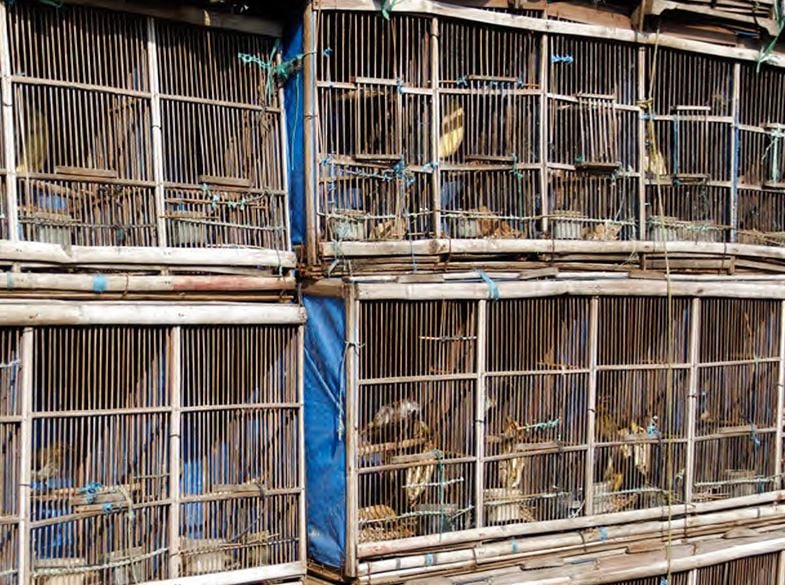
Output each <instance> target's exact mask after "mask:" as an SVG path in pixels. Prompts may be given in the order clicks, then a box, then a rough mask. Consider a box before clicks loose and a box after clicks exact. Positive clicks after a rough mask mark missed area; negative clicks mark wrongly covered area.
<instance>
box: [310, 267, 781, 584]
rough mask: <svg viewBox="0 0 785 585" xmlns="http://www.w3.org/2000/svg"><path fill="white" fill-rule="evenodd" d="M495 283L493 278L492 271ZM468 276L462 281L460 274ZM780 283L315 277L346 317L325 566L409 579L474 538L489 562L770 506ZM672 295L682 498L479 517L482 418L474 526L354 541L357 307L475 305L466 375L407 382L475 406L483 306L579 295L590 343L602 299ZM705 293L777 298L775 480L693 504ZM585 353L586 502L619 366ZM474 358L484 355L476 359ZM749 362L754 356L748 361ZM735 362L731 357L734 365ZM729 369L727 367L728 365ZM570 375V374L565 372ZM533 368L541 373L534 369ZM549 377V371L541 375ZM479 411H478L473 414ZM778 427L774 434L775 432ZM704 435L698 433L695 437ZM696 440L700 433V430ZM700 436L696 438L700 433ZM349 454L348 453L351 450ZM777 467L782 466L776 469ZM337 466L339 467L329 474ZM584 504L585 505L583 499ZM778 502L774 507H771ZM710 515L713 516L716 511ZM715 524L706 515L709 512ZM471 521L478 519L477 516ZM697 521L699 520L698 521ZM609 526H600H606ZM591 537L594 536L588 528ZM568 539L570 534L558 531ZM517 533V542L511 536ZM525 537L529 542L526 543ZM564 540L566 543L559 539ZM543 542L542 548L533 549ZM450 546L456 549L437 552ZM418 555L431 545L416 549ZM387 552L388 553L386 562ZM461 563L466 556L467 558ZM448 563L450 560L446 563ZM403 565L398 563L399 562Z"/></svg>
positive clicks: (777, 488)
mask: <svg viewBox="0 0 785 585" xmlns="http://www.w3.org/2000/svg"><path fill="white" fill-rule="evenodd" d="M490 278H491V279H493V278H494V276H493V275H490ZM467 279H468V280H467ZM781 281H782V279H781V278H779V277H774V279H773V280H769V279H763V280H760V281H756V280H755V278H754V277H739V278H736V279H733V278H727V277H726V278H723V277H711V276H706V277H704V278H698V279H695V278H694V277H690V276H686V275H684V276H683V277H678V276H674V278H673V279H672V280H670V281H666V280H664V279H650V278H646V277H636V278H626V277H624V276H621V277H619V276H611V275H610V274H607V273H606V274H604V275H595V277H594V278H592V279H581V278H579V277H577V275H573V276H570V275H564V276H561V277H558V278H555V279H550V280H529V281H526V280H518V279H516V277H515V275H514V274H513V273H506V274H501V275H500V276H499V279H498V280H494V281H493V283H492V284H487V283H486V282H483V279H482V278H480V277H479V276H478V275H477V274H476V273H462V274H461V273H457V274H454V275H447V276H436V277H427V276H422V277H417V276H410V277H406V276H401V277H395V276H378V277H373V276H368V277H361V276H358V277H346V278H344V279H342V280H341V279H324V280H321V281H318V282H313V283H310V284H309V285H307V286H306V287H305V288H304V294H305V295H306V297H307V296H309V295H311V296H314V297H328V298H331V299H337V300H339V301H341V300H342V302H343V306H344V310H345V317H346V335H347V339H346V344H347V348H349V349H348V350H347V354H346V369H345V374H344V378H343V383H344V384H345V388H346V407H345V416H346V425H345V427H346V429H347V434H346V453H347V456H346V468H345V470H343V472H344V473H345V475H346V486H347V488H346V489H347V492H346V502H345V505H346V527H345V529H346V535H347V536H346V541H345V551H344V554H345V561H344V564H343V566H341V567H336V568H333V569H332V570H337V571H338V572H339V573H340V574H342V575H344V576H346V577H352V578H357V579H360V581H362V582H365V581H369V582H376V580H377V579H380V580H382V582H384V581H385V580H386V579H394V578H401V577H402V576H403V575H406V576H416V575H419V574H421V573H422V574H426V573H429V572H431V571H434V572H438V570H439V568H440V567H443V568H444V569H445V570H446V569H448V568H455V567H457V566H459V565H460V563H465V564H464V565H460V566H465V567H468V566H469V565H470V564H472V563H474V562H476V560H477V557H476V555H477V554H480V553H478V552H477V550H476V548H475V547H476V546H477V543H478V542H480V541H495V542H494V544H486V545H485V546H484V548H483V551H482V558H483V559H485V558H487V559H493V560H494V561H496V560H500V559H504V558H508V557H509V556H510V555H513V556H514V555H515V554H522V553H523V552H524V551H528V550H531V551H535V550H543V549H547V548H548V546H558V545H557V544H556V543H557V542H562V541H560V540H558V538H559V537H558V535H556V536H553V537H549V536H548V534H550V533H556V532H559V533H570V534H572V535H576V534H577V533H578V532H582V533H583V535H582V536H580V537H578V536H575V537H576V538H581V539H585V538H589V539H592V538H594V537H593V536H591V537H590V536H587V534H588V533H587V532H586V531H592V530H594V531H596V530H597V529H598V527H602V526H604V527H615V526H616V525H617V524H622V523H623V524H626V525H628V527H629V529H630V530H635V526H642V525H649V524H650V523H652V524H651V525H657V526H665V525H666V524H667V522H668V520H667V518H668V517H669V514H671V515H672V516H671V517H672V518H678V520H676V521H677V522H682V521H683V522H689V521H691V520H690V519H691V518H692V519H695V521H699V520H697V518H700V517H702V518H704V520H703V521H705V522H706V525H711V524H712V523H714V522H717V521H719V518H721V517H725V516H724V515H725V514H728V516H727V517H735V515H736V514H739V515H740V516H739V517H742V516H744V515H745V514H757V513H758V512H757V511H755V510H758V509H759V506H761V505H762V506H768V505H769V503H772V504H773V503H774V502H776V501H779V499H780V498H781V497H783V496H785V489H783V484H782V481H781V473H782V472H781V470H782V469H783V455H782V452H781V451H782V447H783V436H785V429H784V428H783V424H785V419H783V406H785V390H784V389H783V383H785V292H783V289H782V288H781V287H780V285H779V284H774V282H777V283H779V282H781ZM668 296H671V297H672V298H674V299H684V302H685V303H688V306H689V310H690V311H693V312H695V313H691V314H693V315H697V317H696V318H691V319H690V326H689V330H688V334H689V340H688V348H689V355H688V358H687V361H686V362H685V363H682V364H672V366H671V368H672V370H673V371H677V370H678V369H682V370H683V371H684V372H685V374H686V376H687V377H688V387H687V388H686V390H687V393H686V400H687V404H686V405H685V406H686V408H687V417H688V421H689V422H687V423H686V425H687V428H686V435H685V438H684V441H685V444H686V445H688V448H687V455H686V456H687V463H686V466H687V470H686V480H685V485H686V486H688V487H687V488H686V489H687V494H686V498H685V503H683V504H673V505H672V506H666V505H663V506H661V507H657V506H655V507H648V508H647V507H644V508H642V509H635V510H624V511H618V512H610V513H598V514H589V515H579V516H578V517H575V518H569V519H567V518H564V519H555V520H540V521H535V522H518V523H514V522H513V523H510V524H505V525H489V524H488V523H486V522H483V521H482V519H481V516H482V512H481V511H482V510H484V506H483V491H484V488H486V487H487V486H485V485H484V484H483V483H482V482H483V475H482V473H483V472H482V468H483V465H484V464H485V463H486V462H487V459H486V457H485V455H484V452H483V449H484V446H485V444H486V443H485V431H484V421H483V420H481V419H482V417H477V419H478V420H476V421H475V423H474V433H475V451H474V453H475V454H474V455H473V456H472V459H473V460H474V462H473V463H472V465H474V466H476V467H475V474H474V477H475V479H474V481H475V489H474V494H473V495H472V496H471V497H472V498H473V500H472V502H473V505H474V506H475V523H474V525H473V527H469V528H465V529H456V530H455V531H448V532H443V533H440V534H432V535H426V536H412V537H408V538H407V537H402V538H397V539H396V538H393V539H390V540H379V541H372V542H365V543H363V542H361V541H360V537H359V534H360V533H359V528H358V525H359V524H358V522H359V516H358V510H359V503H358V502H359V499H360V496H359V491H358V490H359V483H358V478H359V477H360V474H361V471H362V470H361V469H360V468H359V467H358V461H359V453H360V451H359V446H360V435H359V432H360V422H359V412H358V408H359V406H358V405H359V404H360V400H361V398H360V391H361V384H364V383H365V384H367V382H361V380H360V378H359V365H358V355H359V354H358V350H357V348H358V347H360V346H361V344H362V343H363V341H364V340H363V339H361V337H360V329H359V315H360V309H361V305H362V303H364V302H369V301H379V302H384V301H390V302H395V301H399V302H404V301H411V302H415V303H416V302H418V301H466V302H472V303H476V307H477V310H476V311H475V313H476V318H477V320H478V321H477V327H478V329H477V343H478V346H477V347H478V349H477V359H478V363H477V365H476V370H473V371H470V372H469V373H467V374H461V375H457V374H452V375H444V376H440V375H429V376H421V377H418V376H414V377H412V378H411V379H412V380H414V379H417V380H419V379H423V380H429V381H434V380H437V379H444V380H450V379H458V378H462V379H467V380H470V381H471V383H472V384H473V385H475V389H476V408H478V409H482V408H483V406H484V404H483V401H484V400H485V397H486V396H487V391H486V381H487V380H489V379H491V378H489V377H488V376H487V373H486V370H485V366H484V363H485V362H484V357H483V350H482V349H481V348H482V347H483V345H482V341H483V340H484V339H485V336H486V332H485V326H484V325H481V323H484V322H485V321H484V318H485V315H486V314H487V307H488V306H489V305H490V304H492V303H494V302H496V300H497V299H500V300H502V301H504V300H511V299H555V298H581V299H587V302H588V303H589V306H590V315H591V316H590V325H589V335H590V336H591V337H590V339H595V340H596V338H597V335H598V329H597V319H598V306H599V301H600V299H618V298H646V297H648V298H659V299H664V298H667V297H668ZM708 299H720V300H722V299H749V300H754V299H759V300H763V299H766V300H770V301H771V302H772V303H776V305H777V311H776V318H777V319H778V320H779V322H780V326H779V331H778V332H777V337H776V340H775V342H776V343H777V344H778V347H779V349H778V355H777V357H776V359H775V360H772V364H776V370H777V373H776V375H777V382H776V383H777V391H776V400H777V405H776V406H775V405H770V406H771V407H772V409H774V408H777V409H778V410H777V413H778V414H777V420H776V423H775V425H774V426H772V428H771V429H768V431H771V432H772V436H773V438H774V439H775V443H776V444H775V446H774V450H775V461H774V467H773V469H774V470H775V471H774V474H775V475H777V476H778V477H780V480H779V481H775V483H774V484H773V486H772V488H771V491H767V492H764V493H758V494H755V495H748V496H742V497H730V498H727V499H722V500H716V501H697V500H695V499H693V490H694V483H695V481H694V480H695V475H694V474H695V445H696V437H697V436H698V432H697V431H696V417H697V416H698V414H699V413H698V412H697V406H696V393H697V388H698V381H699V375H700V371H701V370H702V369H705V368H711V367H714V366H719V367H723V362H717V363H713V362H711V363H709V362H704V361H703V360H702V359H701V358H699V356H698V343H699V340H700V331H701V330H700V310H701V304H702V303H705V302H707V300H708ZM590 347H594V348H595V349H593V350H592V354H593V356H594V357H593V358H592V360H591V362H590V364H589V365H588V368H587V370H588V372H589V385H588V393H589V394H588V395H589V403H588V406H587V408H588V409H589V410H588V415H587V420H588V423H587V424H588V435H587V436H588V442H587V443H586V445H585V448H586V452H587V457H586V462H585V463H584V464H583V465H585V476H584V483H583V489H584V493H585V494H586V496H585V497H586V500H587V501H591V494H592V490H591V486H592V485H593V484H594V483H595V481H596V480H595V479H594V477H593V475H592V474H593V464H594V460H593V457H594V456H593V453H594V449H595V444H596V443H595V441H594V439H593V437H594V428H595V417H596V415H595V414H594V408H593V405H594V404H595V403H596V402H595V401H596V396H597V395H596V391H597V376H598V374H599V373H601V372H603V371H618V370H619V368H620V367H622V366H612V365H602V364H598V362H597V359H596V341H595V342H593V343H590ZM480 360H482V361H480ZM753 361H754V360H753ZM734 363H735V362H734ZM727 365H730V363H728V364H727ZM624 367H627V366H624ZM636 367H637V368H640V369H646V367H649V368H651V367H652V366H651V365H650V366H632V368H633V369H635V368H636ZM568 371H570V372H572V370H568ZM532 373H541V372H539V371H538V372H532ZM545 373H546V374H547V373H548V372H547V371H546V372H545ZM408 379H409V378H407V377H402V378H395V377H392V378H387V381H388V382H390V381H392V382H394V383H402V382H404V381H406V380H408ZM478 412H482V410H478ZM778 429H779V430H778ZM703 434H705V432H704V433H703ZM701 436H702V435H701ZM698 439H699V440H701V439H700V437H698ZM352 454H354V455H352ZM777 470H780V471H777ZM336 472H338V470H336ZM588 505H591V504H588ZM775 507H777V508H778V506H776V505H775ZM772 514H774V515H775V516H777V517H779V515H780V514H782V511H772ZM715 515H716V516H715ZM715 517H716V518H717V519H718V520H716V521H715V520H713V519H712V518H715ZM478 519H479V523H478V522H477V520H478ZM703 521H701V522H703ZM606 529H608V528H606ZM592 534H595V533H592ZM565 538H569V537H565ZM516 539H520V540H516ZM527 542H531V544H524V543H527ZM565 542H566V541H565ZM538 546H539V547H541V548H538ZM447 550H454V551H455V552H445V551H447ZM422 551H431V552H430V553H424V552H422ZM390 557H392V558H390ZM469 559H472V560H471V561H470V560H469ZM451 563H456V564H455V565H452V564H451ZM402 567H405V569H404V568H402Z"/></svg>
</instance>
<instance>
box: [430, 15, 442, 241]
mask: <svg viewBox="0 0 785 585" xmlns="http://www.w3.org/2000/svg"><path fill="white" fill-rule="evenodd" d="M439 82H440V79H439V19H438V18H433V19H431V91H432V93H433V97H432V103H431V159H432V160H431V162H436V163H437V164H434V165H431V189H432V190H433V237H434V238H440V237H442V214H441V208H442V186H441V170H439V165H438V162H439V158H440V157H439V136H440V133H441V113H440V106H439V100H440V99H441V98H440V97H439Z"/></svg>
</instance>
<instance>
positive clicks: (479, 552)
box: [359, 505, 785, 578]
mask: <svg viewBox="0 0 785 585" xmlns="http://www.w3.org/2000/svg"><path fill="white" fill-rule="evenodd" d="M783 512H785V507H783V506H780V505H777V506H773V507H770V506H766V507H764V508H746V509H737V510H733V511H729V512H719V513H716V514H708V515H705V516H694V517H690V518H682V519H677V520H673V521H672V522H671V524H670V530H672V531H673V533H674V534H678V535H681V533H683V532H685V531H689V530H691V529H697V528H700V527H715V526H720V525H723V524H724V523H734V522H743V521H744V520H745V519H747V520H752V519H759V518H770V519H772V521H774V520H777V521H781V520H782V518H783ZM759 514H760V516H759ZM668 529H669V524H668V521H667V520H664V521H659V522H641V523H636V524H628V525H624V526H607V527H605V528H604V529H603V530H602V531H599V530H597V531H592V532H590V533H579V532H576V531H573V532H568V533H562V534H557V535H553V536H532V537H529V538H524V539H513V540H508V541H505V542H498V543H491V544H481V545H477V546H474V547H471V548H467V549H463V550H451V551H450V550H447V551H439V552H433V553H428V554H418V555H411V556H406V557H398V558H393V559H386V560H371V561H367V562H366V563H361V564H360V572H359V575H360V576H365V575H382V574H384V575H385V577H390V578H391V577H392V576H393V575H395V574H396V572H397V571H398V570H403V569H417V568H422V567H428V566H439V565H453V564H455V563H464V566H470V565H474V564H476V563H483V562H490V561H494V562H496V561H498V560H500V559H502V558H504V557H509V558H515V557H516V556H523V555H525V554H527V553H528V554H532V553H542V552H543V551H553V550H559V549H562V548H567V547H587V546H591V545H592V544H600V543H605V542H608V543H610V544H613V543H614V541H616V540H619V541H622V540H623V539H625V538H631V537H632V538H637V539H645V538H647V537H649V538H650V537H651V536H655V537H659V536H661V535H662V533H663V532H665V531H667V530H668ZM647 535H648V536H647ZM432 540H433V541H434V542H433V544H432V546H434V545H437V543H438V539H437V538H432Z"/></svg>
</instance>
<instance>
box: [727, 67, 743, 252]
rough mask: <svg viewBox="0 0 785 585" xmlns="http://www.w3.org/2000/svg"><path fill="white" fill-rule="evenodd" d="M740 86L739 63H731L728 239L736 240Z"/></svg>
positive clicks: (737, 226) (737, 225)
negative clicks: (731, 120)
mask: <svg viewBox="0 0 785 585" xmlns="http://www.w3.org/2000/svg"><path fill="white" fill-rule="evenodd" d="M740 88H741V64H740V63H734V64H733V84H732V87H731V92H732V96H731V112H732V114H731V115H732V119H733V122H732V123H731V127H730V132H731V139H730V144H731V149H730V152H731V157H730V176H731V191H730V201H729V204H730V217H729V218H728V219H729V222H728V223H730V226H731V231H730V239H729V241H731V242H735V241H736V231H737V230H738V228H739V187H738V185H739V160H738V156H737V152H738V150H739V127H738V124H739V91H740Z"/></svg>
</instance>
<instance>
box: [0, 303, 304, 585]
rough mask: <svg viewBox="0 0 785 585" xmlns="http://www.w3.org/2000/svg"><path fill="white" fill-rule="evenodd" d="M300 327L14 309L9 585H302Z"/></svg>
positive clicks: (163, 310) (7, 395) (6, 527)
mask: <svg viewBox="0 0 785 585" xmlns="http://www.w3.org/2000/svg"><path fill="white" fill-rule="evenodd" d="M303 321H304V314H303V312H302V310H301V309H299V308H298V307H296V306H293V305H288V306H287V305H270V304H268V305H264V304H256V305H252V304H246V305H231V304H220V303H219V304H211V305H209V306H208V305H201V306H200V305H194V304H190V305H189V304H181V305H179V306H178V307H177V310H176V311H169V310H167V306H166V305H165V304H151V303H147V304H144V303H143V304H134V303H87V304H81V305H80V304H76V303H71V302H67V301H61V302H49V303H44V302H41V301H32V300H30V301H17V302H14V301H8V300H5V301H2V324H3V326H2V330H1V331H0V350H2V358H3V363H2V364H0V365H1V366H2V370H0V382H1V383H2V385H0V390H2V394H1V395H0V401H2V402H1V404H2V405H3V407H2V408H3V422H2V425H3V429H2V430H3V434H2V438H3V450H2V452H3V453H4V454H5V455H4V457H5V458H6V459H5V464H4V465H3V468H2V483H1V485H2V489H1V491H0V494H2V506H3V507H2V510H3V516H2V529H3V533H4V537H3V540H2V547H0V550H2V553H1V554H0V559H1V560H2V571H3V576H2V579H3V582H4V583H6V582H7V583H11V582H14V583H38V584H42V585H44V584H50V585H54V584H61V583H69V584H76V583H85V584H86V583H142V582H152V581H166V580H170V579H171V580H177V582H192V583H197V582H200V583H213V582H215V579H217V578H219V577H217V576H216V574H217V573H223V575H222V576H221V577H220V579H221V580H222V582H225V583H234V582H237V583H240V582H247V581H249V580H265V579H280V580H284V581H291V582H300V580H301V577H302V575H303V574H304V572H305V562H304V551H305V548H304V544H303V537H304V532H303V531H304V526H305V524H304V517H303V512H304V504H305V501H304V494H303V479H304V467H303V463H302V438H303V428H302V424H303V421H302V416H301V408H302V398H301V373H300V372H301V370H300V364H301V357H300V353H301V348H302V330H301V326H302V323H303ZM15 323H21V324H24V328H21V327H17V326H16V325H15ZM183 578H185V580H183Z"/></svg>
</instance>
